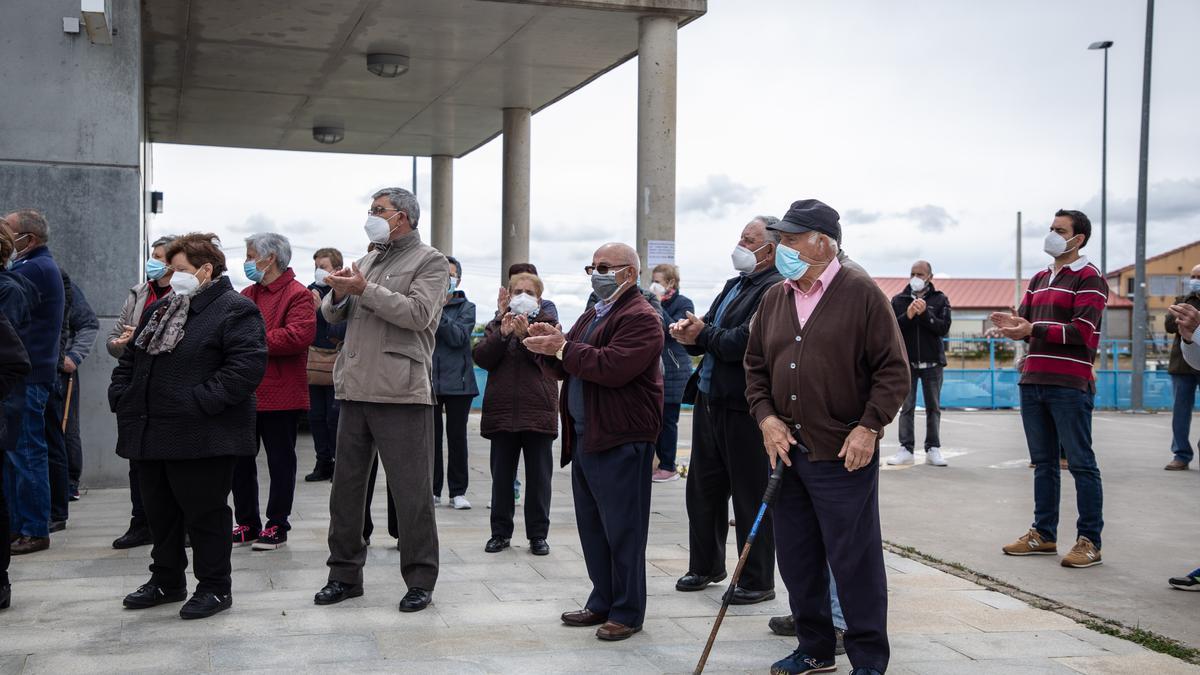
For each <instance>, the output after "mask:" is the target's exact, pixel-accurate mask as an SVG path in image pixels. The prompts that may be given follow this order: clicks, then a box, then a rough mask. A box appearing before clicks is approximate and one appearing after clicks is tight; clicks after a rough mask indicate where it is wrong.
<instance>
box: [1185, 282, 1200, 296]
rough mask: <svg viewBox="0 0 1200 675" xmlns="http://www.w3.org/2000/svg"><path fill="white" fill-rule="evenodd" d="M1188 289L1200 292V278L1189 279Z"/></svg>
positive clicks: (1192, 291)
mask: <svg viewBox="0 0 1200 675" xmlns="http://www.w3.org/2000/svg"><path fill="white" fill-rule="evenodd" d="M1188 290H1189V291H1190V292H1191V293H1200V279H1188Z"/></svg>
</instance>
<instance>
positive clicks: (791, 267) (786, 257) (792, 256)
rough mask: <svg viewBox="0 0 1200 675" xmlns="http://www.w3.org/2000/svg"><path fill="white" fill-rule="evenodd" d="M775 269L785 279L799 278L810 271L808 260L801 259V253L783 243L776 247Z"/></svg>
mask: <svg viewBox="0 0 1200 675" xmlns="http://www.w3.org/2000/svg"><path fill="white" fill-rule="evenodd" d="M775 269H777V270H779V273H780V274H782V275H783V278H784V279H799V278H800V277H802V276H804V273H805V272H807V271H808V262H807V261H805V260H801V259H800V253H799V252H798V251H796V250H795V249H790V248H788V247H786V246H784V245H783V244H780V245H779V246H776V247H775Z"/></svg>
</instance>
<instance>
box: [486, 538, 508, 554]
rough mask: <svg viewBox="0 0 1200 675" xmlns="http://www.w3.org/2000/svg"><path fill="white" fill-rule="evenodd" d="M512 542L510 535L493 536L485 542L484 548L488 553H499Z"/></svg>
mask: <svg viewBox="0 0 1200 675" xmlns="http://www.w3.org/2000/svg"><path fill="white" fill-rule="evenodd" d="M511 544H512V542H511V540H509V538H508V537H492V538H491V539H488V541H487V543H486V544H484V546H483V550H484V551H487V552H488V553H499V552H500V551H503V550H504V549H506V548H508V547H509V546H510V545H511Z"/></svg>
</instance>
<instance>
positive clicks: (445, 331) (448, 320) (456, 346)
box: [433, 291, 479, 396]
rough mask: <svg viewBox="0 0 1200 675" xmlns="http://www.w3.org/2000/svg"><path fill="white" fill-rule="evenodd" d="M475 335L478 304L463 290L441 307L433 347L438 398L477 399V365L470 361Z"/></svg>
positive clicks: (434, 378) (434, 383) (434, 377)
mask: <svg viewBox="0 0 1200 675" xmlns="http://www.w3.org/2000/svg"><path fill="white" fill-rule="evenodd" d="M474 332H475V303H473V302H471V301H470V300H467V296H466V294H465V293H463V292H462V291H454V297H453V298H451V299H450V302H448V303H446V306H445V307H443V308H442V318H441V319H440V320H439V321H438V327H437V333H436V334H435V335H436V338H437V342H436V343H435V344H434V347H433V393H434V395H435V396H478V395H479V385H478V384H477V383H476V382H475V363H474V362H473V361H471V335H472V333H474Z"/></svg>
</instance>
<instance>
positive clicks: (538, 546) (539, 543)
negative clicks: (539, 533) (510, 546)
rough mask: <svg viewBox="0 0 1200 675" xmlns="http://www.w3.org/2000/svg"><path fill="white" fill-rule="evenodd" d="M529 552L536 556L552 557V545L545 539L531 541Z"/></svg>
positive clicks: (539, 538)
mask: <svg viewBox="0 0 1200 675" xmlns="http://www.w3.org/2000/svg"><path fill="white" fill-rule="evenodd" d="M529 552H530V553H532V554H534V555H550V544H548V543H546V538H545V537H538V538H537V539H530V540H529Z"/></svg>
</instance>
